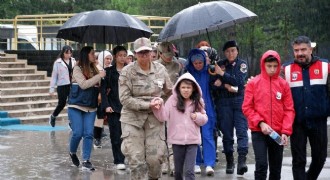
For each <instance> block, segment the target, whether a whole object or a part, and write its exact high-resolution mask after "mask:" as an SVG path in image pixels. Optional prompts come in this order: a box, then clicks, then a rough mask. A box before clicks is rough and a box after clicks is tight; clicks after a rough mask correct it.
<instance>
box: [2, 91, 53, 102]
mask: <svg viewBox="0 0 330 180" xmlns="http://www.w3.org/2000/svg"><path fill="white" fill-rule="evenodd" d="M50 99H57V96H50V95H49V93H39V94H16V95H10V96H9V95H8V96H3V97H1V99H0V103H13V102H25V101H42V100H50Z"/></svg>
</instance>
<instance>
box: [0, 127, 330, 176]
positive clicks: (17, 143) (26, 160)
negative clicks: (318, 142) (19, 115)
mask: <svg viewBox="0 0 330 180" xmlns="http://www.w3.org/2000/svg"><path fill="white" fill-rule="evenodd" d="M105 133H106V134H109V131H108V128H107V127H106V128H105ZM69 134H70V130H69V129H68V127H67V121H62V122H57V126H56V127H55V128H51V127H50V126H49V125H48V124H46V123H42V124H32V125H12V126H0V179H1V180H2V179H3V180H10V179H13V180H16V179H19V180H20V179H22V180H23V179H24V180H25V179H43V180H44V179H60V180H66V179H74V180H78V179H83V180H103V179H111V180H114V179H116V180H117V179H120V180H126V179H129V170H126V171H121V170H116V169H115V166H114V164H113V163H112V162H113V158H112V152H111V144H110V140H109V137H108V136H106V137H104V138H103V147H102V148H101V149H93V152H92V159H91V161H92V163H93V164H94V166H95V167H96V171H95V172H86V171H81V170H80V168H77V167H74V166H72V163H71V159H70V157H69V155H68V137H69ZM328 134H330V121H329V122H328ZM218 144H219V147H218V149H219V150H220V151H221V149H222V145H221V138H219V143H218ZM250 147H251V142H250ZM329 150H330V145H328V152H330V151H329ZM247 163H248V168H249V171H248V172H247V173H246V174H244V177H243V178H239V179H254V178H253V172H254V156H253V149H252V148H250V153H249V156H248V162H247ZM308 163H310V158H309V159H308ZM203 170H204V169H202V174H200V175H196V179H237V178H238V177H237V176H236V175H235V174H233V175H227V174H226V173H225V160H224V155H223V154H220V161H219V163H217V165H216V167H215V174H214V176H212V177H209V176H206V175H205V173H204V171H203ZM235 173H236V172H235ZM329 174H330V158H329V157H328V158H327V162H326V164H325V167H324V169H323V171H322V172H321V175H320V176H319V179H324V180H325V179H329ZM168 179H174V178H173V177H171V176H168V175H163V177H162V180H168ZM282 179H284V180H286V179H293V178H292V171H291V152H290V149H289V147H286V148H285V152H284V159H283V167H282Z"/></svg>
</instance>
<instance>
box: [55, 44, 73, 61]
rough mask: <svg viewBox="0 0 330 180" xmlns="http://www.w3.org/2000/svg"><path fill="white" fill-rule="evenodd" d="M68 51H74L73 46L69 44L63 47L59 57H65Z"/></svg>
mask: <svg viewBox="0 0 330 180" xmlns="http://www.w3.org/2000/svg"><path fill="white" fill-rule="evenodd" d="M68 52H70V53H72V48H71V47H70V46H68V45H65V46H63V48H62V50H61V52H60V54H59V55H58V57H57V58H61V59H63V58H64V54H65V53H68Z"/></svg>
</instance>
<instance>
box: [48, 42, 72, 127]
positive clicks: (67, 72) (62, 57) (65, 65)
mask: <svg viewBox="0 0 330 180" xmlns="http://www.w3.org/2000/svg"><path fill="white" fill-rule="evenodd" d="M75 64H76V60H75V59H74V58H72V48H71V47H70V46H63V48H62V51H61V53H60V54H59V57H58V58H57V59H56V61H55V62H54V66H53V71H52V77H51V81H50V89H49V94H50V95H51V96H52V95H54V91H55V86H57V97H58V104H57V106H56V108H55V110H54V111H53V113H52V114H51V115H50V117H49V124H50V125H51V126H52V127H55V120H56V117H57V116H58V114H59V113H60V112H61V111H62V110H63V108H64V107H65V104H66V101H67V98H68V96H69V93H70V86H71V77H72V68H73V66H74V65H75Z"/></svg>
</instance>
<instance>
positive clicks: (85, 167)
mask: <svg viewBox="0 0 330 180" xmlns="http://www.w3.org/2000/svg"><path fill="white" fill-rule="evenodd" d="M82 170H88V171H95V168H94V167H93V164H92V163H91V162H89V161H88V160H87V161H84V162H83V163H82Z"/></svg>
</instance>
